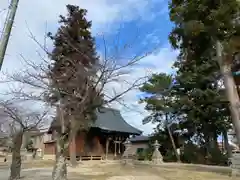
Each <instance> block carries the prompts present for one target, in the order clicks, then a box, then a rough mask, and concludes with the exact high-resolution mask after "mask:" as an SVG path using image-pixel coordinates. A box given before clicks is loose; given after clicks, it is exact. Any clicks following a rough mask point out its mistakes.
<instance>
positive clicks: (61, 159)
mask: <svg viewBox="0 0 240 180" xmlns="http://www.w3.org/2000/svg"><path fill="white" fill-rule="evenodd" d="M55 133H56V132H55ZM65 145H66V144H65V142H64V137H60V136H59V134H58V133H56V162H55V165H54V167H53V172H52V180H67V164H66V156H65V154H64V152H65V147H66V146H65Z"/></svg>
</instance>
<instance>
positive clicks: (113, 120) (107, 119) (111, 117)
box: [93, 108, 142, 135]
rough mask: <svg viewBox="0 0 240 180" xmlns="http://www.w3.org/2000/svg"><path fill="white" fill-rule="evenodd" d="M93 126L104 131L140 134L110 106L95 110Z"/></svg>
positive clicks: (140, 132)
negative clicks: (95, 117) (95, 118)
mask: <svg viewBox="0 0 240 180" xmlns="http://www.w3.org/2000/svg"><path fill="white" fill-rule="evenodd" d="M93 127H98V128H100V129H103V130H106V131H116V132H125V133H129V134H136V135H140V134H142V131H140V130H139V129H136V128H135V127H133V126H131V125H130V124H128V123H127V122H126V121H125V120H124V119H123V117H122V115H121V113H120V111H119V110H116V109H111V108H101V110H100V111H99V112H97V120H96V121H95V122H94V124H93Z"/></svg>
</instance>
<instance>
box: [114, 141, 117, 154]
mask: <svg viewBox="0 0 240 180" xmlns="http://www.w3.org/2000/svg"><path fill="white" fill-rule="evenodd" d="M114 156H115V157H116V156H117V141H114Z"/></svg>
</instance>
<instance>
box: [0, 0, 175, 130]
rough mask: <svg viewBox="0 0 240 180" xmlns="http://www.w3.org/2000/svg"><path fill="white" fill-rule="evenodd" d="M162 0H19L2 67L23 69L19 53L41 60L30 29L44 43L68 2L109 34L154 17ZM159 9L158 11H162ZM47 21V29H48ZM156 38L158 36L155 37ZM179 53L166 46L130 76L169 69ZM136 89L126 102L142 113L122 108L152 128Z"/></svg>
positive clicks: (5, 4)
mask: <svg viewBox="0 0 240 180" xmlns="http://www.w3.org/2000/svg"><path fill="white" fill-rule="evenodd" d="M162 2H163V1H162V0H158V1H156V0H152V1H151V0H121V1H119V0H88V1H86V0H68V1H67V0H55V1H53V0H39V1H30V0H20V1H19V7H18V10H17V14H16V18H15V23H14V27H13V30H12V34H11V37H10V41H9V45H8V48H7V52H6V57H5V60H4V64H3V70H8V71H18V70H19V69H21V68H22V64H21V61H20V59H21V58H20V55H19V54H23V56H24V57H26V58H28V59H31V60H35V61H36V62H37V61H40V60H41V59H40V58H39V56H38V54H37V53H36V51H37V50H39V47H38V45H36V44H35V43H34V42H33V40H32V39H31V38H29V32H28V28H27V26H28V27H29V29H30V30H31V32H32V33H33V34H34V36H35V37H36V38H37V39H38V40H39V41H40V42H43V40H44V39H43V36H44V34H45V32H46V31H55V30H56V28H57V21H58V16H59V15H60V14H65V13H66V7H65V5H66V4H76V5H79V6H80V7H81V8H86V9H87V10H88V19H89V20H92V22H93V33H94V34H96V33H103V32H104V33H109V32H110V31H109V30H110V29H116V28H117V27H118V26H119V24H121V23H124V22H129V21H131V20H135V19H139V20H141V21H139V22H142V21H146V20H148V21H149V20H153V18H154V17H155V15H154V13H153V12H152V8H153V7H154V6H155V7H156V6H157V5H159V7H161V6H160V5H161V3H162ZM8 5H9V1H8V0H1V1H0V7H1V9H0V12H1V10H2V9H4V8H7V7H8ZM164 8H165V7H163V10H162V11H161V10H159V12H163V11H164ZM6 12H7V11H6V10H5V11H4V12H1V13H0V30H1V29H2V28H3V25H4V20H5V16H6ZM46 22H47V30H46ZM153 41H157V39H153ZM175 56H176V52H173V51H171V50H170V48H169V47H167V46H166V47H163V48H162V49H160V50H159V51H158V52H156V53H155V54H152V55H149V56H148V57H146V58H145V59H144V60H142V61H141V63H140V64H139V66H137V67H136V68H134V69H132V70H131V77H134V79H136V78H137V77H141V76H142V75H143V74H146V73H149V71H151V72H169V71H170V67H171V63H172V60H173V59H174V58H175ZM136 93H138V91H137V90H135V91H131V92H129V93H128V94H126V95H125V97H124V100H125V103H126V104H129V105H130V106H133V107H134V109H139V111H141V112H142V113H143V115H140V113H137V112H134V111H132V112H127V110H126V108H125V109H124V108H123V107H119V106H118V107H119V108H121V110H122V113H123V115H124V117H125V118H126V120H127V121H128V122H129V123H130V124H132V125H134V126H137V127H139V128H141V129H147V132H149V131H150V129H151V127H150V126H149V127H146V128H145V127H143V126H141V119H142V118H143V117H144V114H146V112H144V111H143V105H139V104H138V102H137V101H138V99H137V97H136Z"/></svg>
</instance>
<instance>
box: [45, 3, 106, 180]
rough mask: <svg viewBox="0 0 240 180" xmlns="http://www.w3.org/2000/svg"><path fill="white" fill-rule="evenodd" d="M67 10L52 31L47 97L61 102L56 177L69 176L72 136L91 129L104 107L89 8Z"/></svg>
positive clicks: (58, 117) (71, 7)
mask: <svg viewBox="0 0 240 180" xmlns="http://www.w3.org/2000/svg"><path fill="white" fill-rule="evenodd" d="M67 11H68V15H67V16H66V17H64V16H60V21H59V23H60V24H61V26H60V27H59V29H58V31H57V33H56V34H55V35H54V36H53V35H52V34H51V33H49V37H50V38H51V39H52V40H53V42H54V49H53V51H52V53H51V55H50V58H51V60H52V61H53V63H52V64H51V71H50V72H49V78H50V81H51V86H52V89H53V91H52V92H51V93H50V95H49V96H48V100H49V101H50V102H51V103H56V102H60V108H59V109H58V111H57V116H56V119H57V123H56V126H55V127H61V128H55V130H57V131H58V135H59V137H58V141H57V158H58V159H57V162H56V166H55V168H54V171H53V179H54V180H56V179H58V180H60V179H64V178H66V157H65V155H64V154H65V152H66V151H67V148H68V146H69V139H70V140H74V139H75V138H73V137H74V135H75V133H76V132H77V131H78V130H79V129H80V128H81V129H87V128H89V126H90V123H91V122H92V120H94V119H95V113H94V112H95V109H96V108H97V107H99V106H101V104H102V99H103V98H102V96H101V95H100V94H99V92H98V90H97V87H96V83H94V80H96V75H97V66H98V63H99V58H98V56H97V55H96V50H95V42H94V39H93V37H92V35H91V32H90V28H91V22H89V21H87V20H86V17H85V16H86V13H87V11H86V10H85V9H80V8H79V7H78V6H73V5H67ZM61 119H62V120H63V121H60V120H61ZM60 124H61V126H60ZM52 125H53V126H52V127H54V124H52ZM71 135H72V137H71ZM74 156H75V155H74ZM74 158H76V156H75V157H74ZM58 172H60V173H58Z"/></svg>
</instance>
